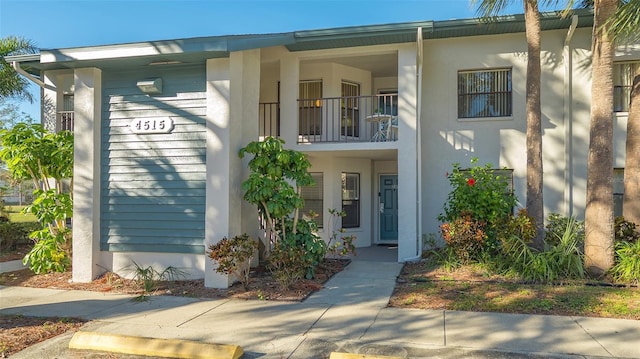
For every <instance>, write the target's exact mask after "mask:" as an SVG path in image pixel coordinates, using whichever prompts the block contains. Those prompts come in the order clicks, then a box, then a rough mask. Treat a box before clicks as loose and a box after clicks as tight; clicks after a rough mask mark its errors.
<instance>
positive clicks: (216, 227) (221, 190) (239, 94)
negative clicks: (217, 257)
mask: <svg viewBox="0 0 640 359" xmlns="http://www.w3.org/2000/svg"><path fill="white" fill-rule="evenodd" d="M259 97H260V50H252V51H242V52H233V53H231V55H230V57H229V58H228V59H210V60H208V61H207V189H206V202H207V204H206V224H205V246H207V247H208V246H209V245H210V244H213V243H216V242H218V241H220V240H221V239H222V238H224V237H228V238H230V237H233V236H236V235H241V234H242V233H244V232H247V231H249V230H250V228H249V227H250V226H251V225H253V226H257V217H256V215H255V209H254V212H253V215H251V216H250V217H248V218H245V217H243V215H244V214H248V213H249V212H250V208H249V207H248V204H247V203H243V199H242V196H243V193H242V181H244V179H245V178H246V177H248V171H247V169H246V161H242V160H241V159H240V157H239V156H238V151H239V150H240V148H241V147H243V146H244V145H246V143H248V142H249V141H252V140H257V138H258V101H259ZM254 219H255V220H254ZM243 221H244V222H245V223H243ZM254 230H255V229H254ZM204 277H205V286H206V287H215V288H226V287H228V286H229V284H230V278H229V277H228V276H226V275H222V274H220V273H217V272H216V271H215V264H214V263H213V261H211V260H209V259H208V258H207V260H206V261H205V274H204Z"/></svg>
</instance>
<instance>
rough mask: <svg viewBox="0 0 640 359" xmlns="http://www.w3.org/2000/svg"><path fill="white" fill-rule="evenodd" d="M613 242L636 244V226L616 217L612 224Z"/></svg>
mask: <svg viewBox="0 0 640 359" xmlns="http://www.w3.org/2000/svg"><path fill="white" fill-rule="evenodd" d="M614 231H615V241H616V242H629V243H633V242H637V241H638V239H640V232H639V231H638V226H637V225H636V224H635V223H633V222H629V221H627V220H625V219H624V217H622V216H620V217H616V220H615V224H614Z"/></svg>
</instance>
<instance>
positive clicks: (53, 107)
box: [40, 72, 62, 132]
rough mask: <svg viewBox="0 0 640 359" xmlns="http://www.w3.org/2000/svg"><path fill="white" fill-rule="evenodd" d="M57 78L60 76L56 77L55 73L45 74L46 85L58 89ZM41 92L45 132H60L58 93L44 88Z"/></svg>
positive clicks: (42, 119)
mask: <svg viewBox="0 0 640 359" xmlns="http://www.w3.org/2000/svg"><path fill="white" fill-rule="evenodd" d="M57 77H58V76H56V74H55V73H52V72H45V73H44V75H43V80H44V83H45V84H47V85H51V87H56V85H57V81H56V80H57ZM41 91H42V97H41V99H40V101H42V106H40V110H41V114H40V115H41V116H40V118H41V121H42V126H44V128H45V130H47V131H50V132H58V127H59V126H58V121H57V120H58V119H57V109H58V101H59V100H58V94H57V93H56V91H54V90H52V89H48V88H42V89H41ZM60 96H62V95H60Z"/></svg>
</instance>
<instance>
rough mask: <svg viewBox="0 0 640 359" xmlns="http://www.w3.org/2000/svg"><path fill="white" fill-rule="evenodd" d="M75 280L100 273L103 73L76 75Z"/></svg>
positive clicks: (80, 71)
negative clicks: (98, 264)
mask: <svg viewBox="0 0 640 359" xmlns="http://www.w3.org/2000/svg"><path fill="white" fill-rule="evenodd" d="M74 86H75V93H74V111H75V114H74V134H75V136H74V156H73V159H74V166H73V176H74V188H73V201H74V203H73V281H74V282H90V281H91V280H93V279H94V278H95V277H96V276H97V274H98V273H99V272H100V268H99V267H98V266H97V263H98V259H99V255H100V251H99V244H100V157H101V153H100V150H101V148H100V143H101V142H102V141H101V130H100V129H101V116H102V108H101V102H102V71H101V70H100V69H97V68H84V69H76V70H75V72H74Z"/></svg>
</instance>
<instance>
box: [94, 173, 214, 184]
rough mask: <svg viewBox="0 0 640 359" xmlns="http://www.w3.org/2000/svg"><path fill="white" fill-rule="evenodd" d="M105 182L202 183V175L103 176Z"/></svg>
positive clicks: (120, 174)
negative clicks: (194, 181)
mask: <svg viewBox="0 0 640 359" xmlns="http://www.w3.org/2000/svg"><path fill="white" fill-rule="evenodd" d="M103 176H104V177H103V180H106V181H109V182H114V181H191V180H196V181H202V180H203V176H202V174H201V173H166V174H164V175H163V176H162V178H160V177H159V176H158V175H157V174H155V173H114V174H103Z"/></svg>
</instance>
